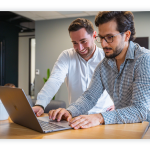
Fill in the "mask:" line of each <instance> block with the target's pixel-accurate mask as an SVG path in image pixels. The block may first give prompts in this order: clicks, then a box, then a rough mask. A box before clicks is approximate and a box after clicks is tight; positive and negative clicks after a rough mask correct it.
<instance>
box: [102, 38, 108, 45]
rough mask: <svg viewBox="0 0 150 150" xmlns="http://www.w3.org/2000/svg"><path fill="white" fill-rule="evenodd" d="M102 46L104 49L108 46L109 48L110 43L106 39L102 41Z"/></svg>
mask: <svg viewBox="0 0 150 150" xmlns="http://www.w3.org/2000/svg"><path fill="white" fill-rule="evenodd" d="M101 46H102V47H107V46H108V43H107V42H106V40H105V39H102V41H101Z"/></svg>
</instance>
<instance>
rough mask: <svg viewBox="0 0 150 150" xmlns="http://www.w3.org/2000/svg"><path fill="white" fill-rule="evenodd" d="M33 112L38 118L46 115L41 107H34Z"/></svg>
mask: <svg viewBox="0 0 150 150" xmlns="http://www.w3.org/2000/svg"><path fill="white" fill-rule="evenodd" d="M32 109H33V111H34V112H35V113H36V115H37V117H39V116H41V115H42V114H43V113H44V110H43V108H42V107H40V106H34V107H32Z"/></svg>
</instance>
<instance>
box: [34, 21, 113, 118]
mask: <svg viewBox="0 0 150 150" xmlns="http://www.w3.org/2000/svg"><path fill="white" fill-rule="evenodd" d="M68 31H69V34H70V38H71V41H72V43H73V48H71V49H67V50H65V51H63V52H62V53H61V54H60V56H59V57H58V59H57V61H56V63H55V65H54V67H53V70H52V73H51V76H50V78H49V79H48V81H47V82H46V84H45V85H44V87H43V88H42V89H41V91H40V92H39V93H38V96H37V101H36V106H34V107H33V110H34V112H35V113H36V114H37V116H40V115H41V114H43V113H44V108H45V107H46V106H47V104H48V103H49V102H50V100H51V99H52V98H53V96H54V95H55V94H56V92H57V91H58V89H59V88H60V86H61V84H62V83H63V82H64V80H65V78H66V84H67V88H68V94H69V96H68V97H69V103H70V104H71V103H73V102H75V101H76V100H77V99H78V98H79V97H80V96H81V95H82V93H83V92H84V91H85V90H86V89H87V87H88V86H89V83H90V81H91V78H92V75H93V73H94V70H95V68H96V66H97V65H98V63H99V62H100V61H101V60H102V59H103V58H104V52H103V50H102V49H100V48H98V47H97V46H96V45H95V43H94V41H95V36H96V32H95V31H94V28H93V25H92V23H91V22H90V21H89V20H87V19H84V18H78V19H76V20H74V21H73V22H72V23H71V24H70V26H69V28H68ZM97 100H98V101H97V103H95V105H93V107H91V109H90V110H88V111H87V112H85V113H86V114H87V113H88V114H93V113H100V112H106V111H110V110H113V109H114V105H113V101H112V99H111V98H110V96H109V95H108V93H107V92H106V90H105V91H104V92H103V94H102V95H101V97H98V98H97Z"/></svg>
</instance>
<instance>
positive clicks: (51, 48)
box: [20, 12, 150, 106]
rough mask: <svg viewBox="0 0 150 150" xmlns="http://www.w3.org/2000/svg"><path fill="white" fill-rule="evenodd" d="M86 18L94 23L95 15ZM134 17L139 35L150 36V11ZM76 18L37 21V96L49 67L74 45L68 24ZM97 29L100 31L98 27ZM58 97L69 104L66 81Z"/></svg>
mask: <svg viewBox="0 0 150 150" xmlns="http://www.w3.org/2000/svg"><path fill="white" fill-rule="evenodd" d="M84 18H87V19H89V20H91V21H92V23H93V24H94V19H95V16H90V17H84ZM134 18H135V29H136V35H137V37H147V36H148V37H149V36H150V30H149V27H150V12H135V13H134ZM74 19H76V18H67V19H55V20H46V21H37V22H36V23H35V39H36V64H35V65H36V69H39V70H40V75H36V77H35V95H36V96H37V93H38V92H39V91H40V90H41V88H42V87H43V85H44V82H43V77H46V71H47V68H50V69H51V70H52V68H53V65H54V63H55V61H56V59H57V58H58V56H59V54H60V53H61V52H62V51H63V50H65V49H67V48H71V47H72V43H71V40H70V37H69V33H68V26H69V25H70V23H71V22H72V21H73V20H74ZM95 30H96V31H98V30H97V28H96V27H95ZM97 45H98V44H97ZM98 46H100V45H98ZM22 61H23V60H22ZM25 84H26V83H25V82H24V84H23V83H22V86H25ZM20 85H21V84H20ZM56 99H58V100H63V101H65V102H66V104H67V106H68V93H67V88H66V85H65V83H63V84H62V86H61V88H60V90H59V91H58V93H57V94H56Z"/></svg>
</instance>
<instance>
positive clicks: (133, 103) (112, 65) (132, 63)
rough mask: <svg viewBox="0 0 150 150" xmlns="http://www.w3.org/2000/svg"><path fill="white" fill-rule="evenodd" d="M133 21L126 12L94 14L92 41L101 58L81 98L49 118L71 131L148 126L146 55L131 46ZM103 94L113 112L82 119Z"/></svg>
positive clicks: (149, 56) (149, 57) (149, 54)
mask: <svg viewBox="0 0 150 150" xmlns="http://www.w3.org/2000/svg"><path fill="white" fill-rule="evenodd" d="M133 19H134V16H133V14H132V13H131V12H129V11H125V12H123V11H104V12H99V13H98V15H97V16H96V18H95V24H96V26H97V27H98V30H99V34H98V36H97V37H96V39H97V41H98V42H100V43H101V46H102V47H103V50H104V52H105V58H104V59H103V60H102V62H100V63H99V64H98V66H97V67H96V69H95V72H94V75H93V77H92V80H91V83H90V85H89V87H88V89H87V90H86V91H85V92H84V93H83V95H82V96H81V97H80V98H79V99H78V100H77V101H76V102H75V103H73V104H71V105H70V106H69V107H68V108H67V110H66V109H61V108H59V109H57V110H55V111H50V112H49V117H50V118H52V119H57V120H58V121H60V120H61V119H62V118H63V119H66V120H68V121H69V122H70V125H71V127H73V128H74V129H79V128H89V127H92V126H97V125H99V124H123V123H137V122H142V121H145V120H146V121H148V122H150V51H149V50H147V49H145V48H144V47H140V45H139V44H137V43H134V42H132V41H133V40H134V35H135V28H134V20H133ZM104 90H106V91H107V92H108V93H109V95H110V96H111V97H112V98H113V101H114V105H115V110H113V111H110V112H102V113H97V114H91V115H83V114H84V113H85V112H86V111H88V110H89V109H91V108H92V107H93V106H94V105H95V103H96V102H97V98H98V97H99V96H100V95H101V94H102V93H103V91H104ZM76 116H77V117H76ZM72 117H75V118H72Z"/></svg>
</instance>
